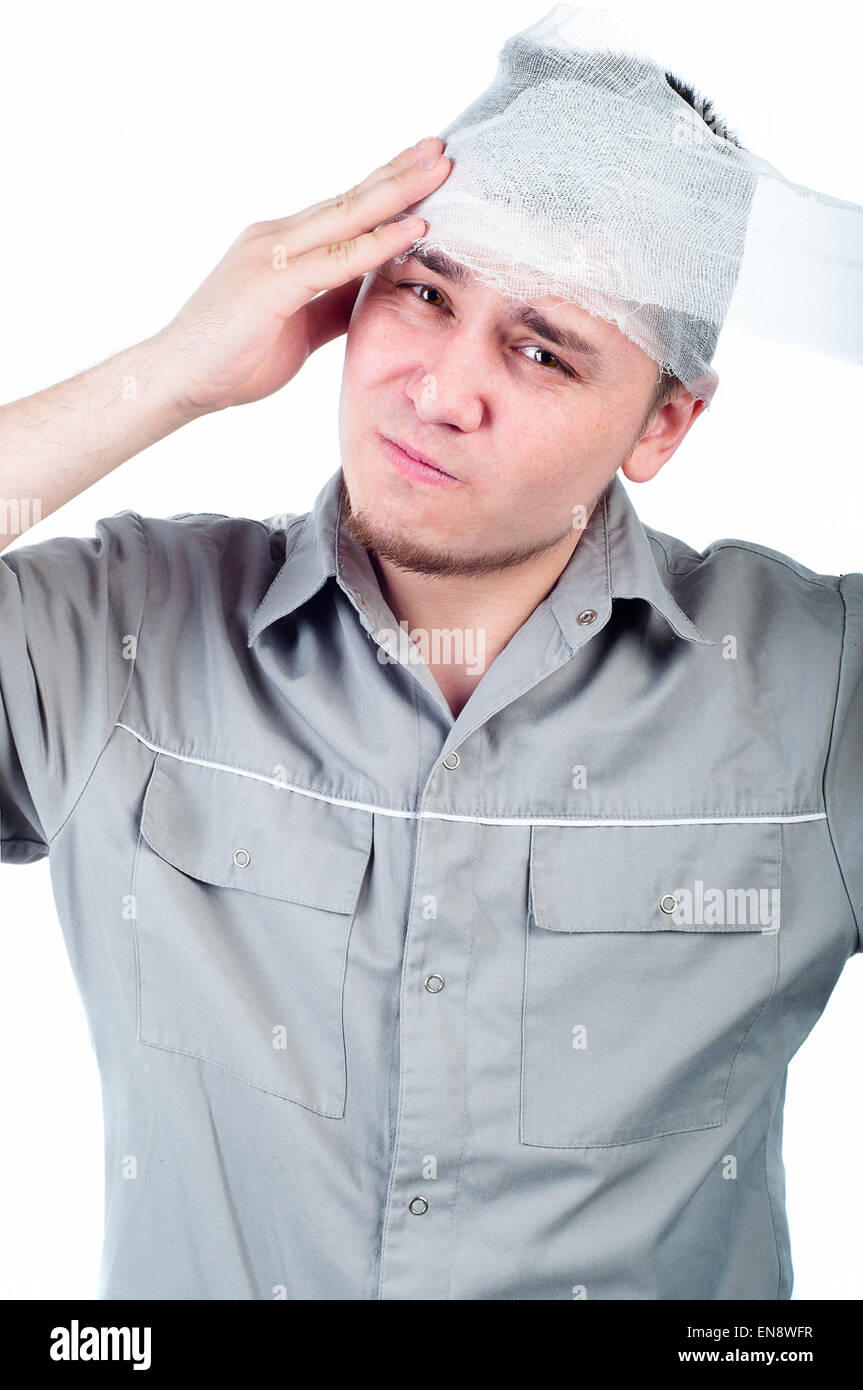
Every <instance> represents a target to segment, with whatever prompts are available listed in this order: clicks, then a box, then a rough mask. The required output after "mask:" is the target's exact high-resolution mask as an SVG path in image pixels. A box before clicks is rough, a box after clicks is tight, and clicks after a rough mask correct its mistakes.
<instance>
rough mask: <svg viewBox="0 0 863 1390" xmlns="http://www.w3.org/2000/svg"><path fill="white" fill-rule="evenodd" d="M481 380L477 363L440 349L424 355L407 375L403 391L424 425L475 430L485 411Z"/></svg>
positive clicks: (480, 372)
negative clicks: (467, 363) (431, 355)
mask: <svg viewBox="0 0 863 1390" xmlns="http://www.w3.org/2000/svg"><path fill="white" fill-rule="evenodd" d="M482 379H483V377H482V371H481V369H480V367H479V364H477V363H474V364H473V366H472V367H469V366H467V365H466V363H465V361H464V357H463V355H462V354H455V353H451V354H447V353H446V351H445V350H444V351H443V352H438V353H435V354H434V356H433V358H432V357H430V356H428V355H427V356H426V357H425V359H424V360H423V361H422V363H421V364H420V365H419V366H417V367H416V368H415V369H414V370H413V371H412V372H411V373H410V375H409V376H408V379H407V382H406V385H405V390H406V391H407V394H408V396H409V397H410V399H411V400H412V402H413V404H414V408H415V410H416V412H417V415H418V416H419V418H420V419H421V420H422V421H423V422H424V423H425V424H428V425H456V426H457V427H458V428H459V429H461V430H475V429H477V428H478V427H479V425H480V424H481V423H482V420H483V416H484V414H485V410H486V402H485V399H484V394H483V391H482V384H481V383H482Z"/></svg>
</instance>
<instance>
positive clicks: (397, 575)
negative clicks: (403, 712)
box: [370, 531, 581, 718]
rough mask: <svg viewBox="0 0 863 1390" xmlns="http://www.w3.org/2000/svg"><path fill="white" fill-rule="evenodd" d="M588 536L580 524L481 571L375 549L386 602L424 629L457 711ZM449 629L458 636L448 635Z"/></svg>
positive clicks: (426, 649) (426, 650) (427, 649)
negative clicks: (429, 568) (518, 561)
mask: <svg viewBox="0 0 863 1390" xmlns="http://www.w3.org/2000/svg"><path fill="white" fill-rule="evenodd" d="M580 535H581V532H580V531H573V532H572V534H571V536H569V535H567V536H565V537H564V538H563V540H562V541H560V542H559V543H558V544H557V545H555V546H552V547H550V548H549V549H548V550H545V551H543V552H542V554H540V555H534V556H533V557H532V558H531V559H530V560H529V561H528V562H526V563H525V564H523V565H514V566H510V567H508V568H506V569H501V570H497V571H492V572H489V573H487V574H479V575H447V576H440V575H434V574H420V573H417V572H415V571H412V570H405V569H402V568H400V567H399V566H397V565H395V564H393V563H392V562H391V561H390V560H387V559H384V558H381V557H380V556H378V555H377V554H376V553H375V552H371V554H370V559H371V562H372V565H373V567H374V570H375V574H376V575H377V579H378V583H379V585H380V589H381V594H382V595H383V598H384V600H385V602H386V603H387V605H388V606H389V608H390V611H391V612H392V614H393V617H394V618H395V619H396V622H398V623H399V624H401V623H406V624H407V631H408V633H409V634H416V636H415V637H414V641H415V642H416V643H417V645H419V646H420V647H421V650H422V651H423V656H424V657H425V660H426V664H427V665H428V667H429V669H430V670H431V672H432V674H433V676H434V677H435V680H436V681H437V684H438V686H439V687H440V690H441V693H442V695H443V696H444V699H445V700H446V701H447V704H448V705H449V707H450V709H451V710H452V713H453V715H454V716H455V717H456V718H457V717H458V715H459V714H460V712H461V710H462V709H463V708H464V706H465V705H466V704H467V702H468V700H469V698H470V696H471V694H472V693H473V691H474V690H475V688H476V686H477V685H478V684H479V681H480V679H481V678H482V676H483V674H484V672H485V671H486V670H488V668H489V666H490V665H491V663H492V662H493V661H494V659H495V657H497V656H498V655H499V654H500V653H501V652H502V651H503V649H504V647H505V646H506V645H507V643H508V642H509V641H510V640H511V639H512V638H513V637H514V635H515V633H516V632H517V631H518V630H519V628H520V627H521V626H522V625H523V624H524V623H525V622H527V619H528V618H529V617H530V615H531V613H532V612H533V611H534V609H535V608H536V607H537V606H538V604H540V603H541V602H542V600H543V599H544V598H545V597H546V595H547V594H548V593H550V592H551V590H552V589H553V588H554V586H555V584H556V583H557V581H558V579H559V578H560V575H561V574H562V573H563V571H564V569H565V568H566V565H567V563H568V561H569V559H570V557H571V555H572V553H573V551H574V549H575V547H576V544H577V542H578V539H579V536H580ZM443 632H447V633H450V634H454V635H455V640H453V639H452V638H450V639H449V640H447V639H444V638H442V637H441V635H440V634H442V633H443ZM436 634H437V635H436ZM462 655H463V657H464V659H461V660H460V659H458V658H459V656H462Z"/></svg>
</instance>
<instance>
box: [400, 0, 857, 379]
mask: <svg viewBox="0 0 863 1390" xmlns="http://www.w3.org/2000/svg"><path fill="white" fill-rule="evenodd" d="M440 134H441V139H443V140H445V141H446V153H447V155H449V157H450V158H451V159H452V169H451V171H450V173H449V175H448V177H447V178H446V179H445V180H444V182H443V184H441V186H440V187H439V188H437V189H436V190H435V191H434V192H432V193H431V194H429V195H428V197H426V198H423V199H421V200H420V201H419V202H417V203H415V204H413V205H412V207H411V208H410V209H407V210H406V211H405V213H404V214H400V215H401V216H407V215H408V212H411V213H414V212H416V213H419V214H420V215H421V216H422V217H424V218H425V219H426V221H427V223H428V229H427V232H426V235H425V236H423V237H422V238H420V239H419V241H417V242H416V243H414V247H413V248H412V249H421V248H424V247H427V248H433V249H437V250H440V251H442V252H444V253H445V254H446V255H448V256H450V257H451V258H452V259H453V260H455V261H459V262H461V263H462V264H464V265H466V266H468V268H469V269H471V270H472V271H473V273H474V274H475V275H476V277H477V279H478V280H479V281H480V282H481V283H483V284H485V285H488V286H490V287H491V288H493V289H496V290H498V291H499V292H500V293H502V294H504V295H507V296H511V297H514V298H517V299H523V300H534V299H539V298H542V297H543V296H545V295H552V296H555V297H556V298H558V299H559V300H562V301H564V302H569V303H575V304H578V305H581V307H582V308H584V309H586V310H588V311H589V312H590V313H591V314H593V315H598V316H599V317H601V318H603V319H607V320H608V321H610V322H612V323H615V324H616V325H617V327H618V328H619V329H620V330H621V331H622V332H623V333H625V334H626V335H627V336H628V337H629V338H630V339H631V340H632V341H633V342H634V343H636V344H638V346H639V347H641V348H642V349H643V350H644V351H645V352H646V353H647V354H648V355H649V356H650V357H652V358H653V359H654V360H655V361H656V362H657V363H658V364H659V365H660V367H661V368H662V369H663V370H664V371H667V372H671V373H673V374H674V375H675V376H677V377H679V379H680V380H681V381H682V382H683V384H684V386H686V387H687V388H688V389H689V390H690V391H691V392H692V393H693V395H695V396H696V397H698V398H699V399H702V400H705V401H707V402H709V401H710V400H711V398H712V396H713V394H714V392H715V390H716V386H717V384H718V380H719V378H718V377H717V375H716V373H715V371H713V369H712V368H711V365H710V364H711V360H712V357H713V352H714V349H715V347H716V342H717V338H718V336H719V331H720V328H721V327H722V325H723V323H724V322H725V321H726V319H727V321H728V322H729V323H732V322H734V323H736V324H738V325H739V326H741V327H743V328H744V329H745V330H747V331H750V332H752V331H754V332H756V333H758V334H759V335H761V336H766V337H769V338H774V339H778V340H780V341H783V342H790V343H796V344H798V345H800V346H803V347H807V348H812V349H815V350H817V351H821V352H826V353H829V354H832V355H834V356H836V357H841V358H845V359H847V360H850V361H854V362H863V207H860V206H858V205H857V204H854V203H848V202H843V201H841V200H840V199H837V198H831V197H829V196H827V195H826V194H821V193H817V192H815V191H814V190H813V189H810V188H805V187H803V186H802V185H799V184H794V183H791V182H789V181H788V180H787V179H786V178H784V176H783V175H782V174H780V173H779V171H778V170H777V169H775V168H773V166H772V165H770V164H768V163H766V162H765V161H763V160H761V159H759V158H758V157H757V156H755V155H753V154H751V153H750V152H749V151H747V150H745V149H742V148H740V147H739V146H738V145H736V144H734V143H732V140H731V139H727V138H725V136H724V135H723V134H722V133H721V128H720V130H717V129H714V128H711V126H710V125H709V124H707V123H706V120H705V119H704V118H703V117H702V115H700V114H699V113H698V112H697V111H695V110H693V108H692V107H691V106H690V105H689V103H688V102H687V101H686V100H685V99H684V98H683V97H682V96H681V95H680V94H679V93H678V92H677V91H676V90H675V89H674V87H672V86H671V85H670V84H669V82H668V81H667V80H666V75H665V69H664V68H663V67H661V66H660V65H658V64H657V63H655V62H654V61H653V60H652V59H651V58H650V57H649V56H648V54H647V53H646V52H645V50H644V48H643V46H642V45H641V43H640V41H639V40H638V39H637V38H635V36H634V35H631V34H628V33H627V32H626V31H625V30H624V29H623V28H622V26H621V24H620V21H619V20H618V19H617V18H616V17H615V16H613V15H611V14H608V13H606V12H605V11H602V10H593V9H574V8H573V7H572V6H570V5H556V6H555V7H554V9H552V10H551V11H550V12H549V13H548V14H547V15H546V16H545V17H544V18H543V19H541V20H539V21H538V23H536V24H533V25H531V26H530V27H529V28H527V29H525V30H523V31H522V32H521V33H518V34H515V35H514V36H513V37H511V38H509V39H508V40H507V41H506V43H505V44H504V46H503V48H502V49H501V52H500V57H499V62H498V70H497V74H496V76H495V78H494V81H493V82H492V84H491V86H490V87H489V88H488V89H487V91H485V92H483V93H482V94H481V95H480V96H479V97H478V98H477V99H476V100H475V101H474V102H472V103H471V105H470V106H468V107H467V109H466V110H465V111H463V112H462V113H461V115H460V116H458V117H457V118H456V119H455V120H454V121H452V122H451V123H450V124H449V125H448V126H447V127H446V129H445V130H443V131H441V133H440ZM408 254H410V253H409V252H405V253H404V256H400V257H397V258H396V259H397V260H402V259H404V258H405V257H406V256H407V255H408Z"/></svg>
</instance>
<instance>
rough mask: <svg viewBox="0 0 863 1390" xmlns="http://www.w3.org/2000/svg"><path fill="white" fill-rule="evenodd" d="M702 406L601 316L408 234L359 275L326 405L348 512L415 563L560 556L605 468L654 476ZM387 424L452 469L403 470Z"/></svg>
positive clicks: (430, 569) (494, 565) (370, 539)
mask: <svg viewBox="0 0 863 1390" xmlns="http://www.w3.org/2000/svg"><path fill="white" fill-rule="evenodd" d="M668 79H669V83H670V85H674V86H675V89H676V90H678V91H679V92H680V94H681V95H683V96H684V97H685V98H686V99H687V100H688V101H690V104H692V105H693V107H694V108H695V109H699V108H698V107H695V102H696V100H697V98H695V96H694V94H693V93H692V92H691V89H685V90H681V88H682V85H683V84H679V85H676V81H677V80H676V79H673V77H672V75H671V74H668ZM687 92H688V95H687ZM707 105H708V109H709V104H707ZM699 114H702V115H704V114H705V113H704V110H703V109H701V110H700V111H699ZM703 409H704V402H703V401H700V400H696V399H695V398H694V397H693V396H692V395H691V394H690V392H689V391H687V390H686V388H685V387H683V385H682V384H681V383H680V381H679V380H678V379H677V378H676V377H674V376H670V375H669V374H668V373H660V371H659V368H658V366H657V363H656V362H655V361H654V360H653V359H652V358H651V357H649V356H648V354H647V353H646V352H645V351H643V349H642V348H640V347H639V346H637V345H636V344H635V343H634V342H633V341H632V340H631V339H630V338H629V337H627V336H626V335H625V334H624V333H623V332H621V331H620V329H619V328H617V326H616V325H615V324H613V323H611V322H609V321H607V320H605V319H602V318H599V317H594V316H592V315H591V314H590V313H588V312H587V311H586V310H585V309H583V308H581V307H580V306H579V305H577V304H573V303H568V302H561V301H560V300H556V299H554V298H552V297H550V296H546V297H544V298H543V299H539V300H534V301H531V303H530V304H527V303H525V302H524V301H521V300H515V299H510V298H506V297H504V296H502V295H501V294H499V293H498V292H497V291H496V290H494V289H492V288H490V287H488V286H486V285H484V284H482V283H481V282H480V281H479V280H478V279H477V278H476V277H475V276H474V275H473V273H472V272H471V271H470V270H468V269H467V268H466V267H464V266H463V265H460V264H458V263H456V262H454V261H452V260H450V259H449V258H448V257H446V256H444V255H442V254H441V253H440V252H434V251H428V250H427V249H426V250H422V248H420V249H419V254H414V255H412V256H410V257H409V258H407V259H405V260H403V261H401V262H400V263H396V262H395V261H389V262H387V263H386V264H384V265H382V266H381V267H380V268H379V269H378V270H377V271H374V272H371V273H370V274H369V275H367V276H366V278H365V282H364V284H363V286H362V288H361V290H360V293H359V295H358V297H357V300H356V303H355V305H354V310H353V315H352V318H351V323H350V328H349V331H348V337H347V348H346V354H345V367H344V376H343V381H342V393H341V402H340V412H339V430H340V443H341V454H342V469H343V473H344V478H345V483H346V486H347V491H348V502H349V522H350V525H351V528H352V530H353V532H354V534H355V535H356V536H357V537H358V539H360V540H361V541H362V543H363V544H365V545H367V546H368V547H369V548H370V549H373V550H374V551H376V552H377V553H378V554H379V555H381V556H383V557H385V558H388V559H390V560H392V561H393V562H394V563H396V564H399V565H401V566H402V567H404V568H406V569H413V570H417V571H422V572H427V573H438V574H455V573H463V574H468V573H473V574H478V573H484V572H492V571H494V570H495V569H497V570H499V569H502V568H506V567H508V566H511V565H515V564H519V563H524V562H526V561H527V560H528V559H530V558H531V557H532V556H534V555H536V554H539V553H541V552H544V551H549V550H551V549H553V548H558V549H559V552H560V555H561V558H562V561H563V562H565V559H566V558H567V557H568V554H569V553H570V552H571V550H572V548H573V546H574V544H575V543H576V541H577V539H578V534H579V532H580V530H581V529H582V528H583V526H584V524H585V522H586V520H587V518H588V517H589V515H590V512H591V511H592V509H593V506H594V505H595V503H596V501H597V499H598V498H599V497H600V495H601V494H602V492H603V491H604V489H605V488H606V487H607V485H608V484H609V483H610V481H611V479H612V478H613V476H614V474H615V473H616V472H617V470H618V469H619V468H620V469H622V471H623V472H624V474H625V475H626V477H628V478H629V479H630V480H631V481H634V482H646V481H647V480H649V479H651V478H653V477H655V476H656V474H657V473H658V471H659V469H660V468H661V467H662V466H663V464H664V463H666V462H667V460H668V459H669V458H670V457H671V456H672V454H673V453H674V452H675V450H676V449H677V447H678V445H679V444H680V442H681V441H682V439H683V438H684V436H685V434H686V433H687V431H688V429H689V428H690V426H691V425H692V423H693V422H694V421H695V419H696V418H697V417H698V415H699V414H700V413H701V411H702V410H703ZM388 440H389V441H396V440H398V441H401V442H402V443H403V444H405V445H406V446H407V447H408V448H409V449H411V450H413V451H415V452H417V453H419V454H421V455H424V456H426V457H427V458H428V459H430V460H431V461H432V462H433V463H435V464H436V465H437V466H438V467H439V468H440V469H442V470H443V471H444V472H445V473H449V474H451V475H452V476H453V477H454V478H455V479H456V482H454V483H450V484H449V485H443V486H441V485H434V484H433V483H431V482H429V481H425V480H422V479H418V478H415V477H413V478H412V477H408V476H405V474H404V473H403V472H402V471H401V470H400V467H399V455H398V452H396V453H395V454H394V453H393V450H392V447H391V444H388V443H387V441H388Z"/></svg>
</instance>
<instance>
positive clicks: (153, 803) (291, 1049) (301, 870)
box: [133, 754, 372, 1116]
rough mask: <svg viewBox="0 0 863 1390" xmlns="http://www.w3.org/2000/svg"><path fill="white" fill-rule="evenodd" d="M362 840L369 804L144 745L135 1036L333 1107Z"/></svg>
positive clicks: (366, 838)
mask: <svg viewBox="0 0 863 1390" xmlns="http://www.w3.org/2000/svg"><path fill="white" fill-rule="evenodd" d="M371 844H372V814H371V812H367V811H362V810H352V809H350V808H346V807H341V806H336V805H332V804H331V803H329V802H326V801H319V800H316V799H314V798H312V797H308V796H303V795H300V794H298V793H295V792H292V791H289V790H287V789H286V788H281V787H279V786H276V785H273V784H270V783H267V782H264V781H261V780H259V779H256V778H251V777H247V776H242V775H238V774H236V773H231V772H227V771H221V770H220V769H217V768H211V767H206V766H201V765H199V764H197V763H187V762H182V761H179V760H177V759H169V758H165V757H164V756H163V755H161V754H159V755H158V756H157V758H156V762H155V765H154V767H153V771H152V774H151V776H150V780H149V783H148V786H147V790H146V793H145V797H144V801H143V805H142V811H141V821H140V834H139V839H138V852H137V856H136V864H135V878H134V887H133V902H134V905H135V916H134V927H135V936H136V968H137V983H138V1040H139V1041H140V1042H141V1043H146V1044H148V1045H150V1046H152V1047H158V1048H164V1049H167V1050H168V1051H169V1052H176V1053H182V1054H184V1055H187V1056H189V1057H194V1058H198V1059H199V1060H201V1061H204V1062H208V1063H211V1064H212V1065H214V1066H217V1067H221V1068H224V1070H226V1071H228V1072H231V1073H232V1074H233V1075H234V1076H235V1077H237V1078H238V1079H239V1080H240V1081H243V1082H246V1083H248V1084H249V1085H251V1086H256V1087H259V1088H260V1089H261V1090H264V1091H269V1092H272V1093H273V1094H274V1095H276V1096H281V1097H282V1098H284V1099H285V1100H291V1101H295V1102H297V1104H299V1105H302V1106H305V1107H307V1108H308V1109H310V1110H314V1111H316V1112H317V1113H318V1114H320V1115H328V1116H341V1115H343V1114H344V1109H345V1092H346V1065H345V1040H344V1029H343V1021H342V995H343V988H344V980H345V970H346V962H347V952H348V942H349V937H350V932H351V926H352V923H353V920H354V914H355V911H356V908H357V902H358V898H359V895H360V890H361V887H362V883H363V878H364V875H365V871H366V866H367V863H368V860H369V856H370V851H371Z"/></svg>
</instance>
